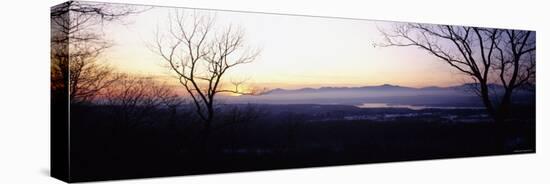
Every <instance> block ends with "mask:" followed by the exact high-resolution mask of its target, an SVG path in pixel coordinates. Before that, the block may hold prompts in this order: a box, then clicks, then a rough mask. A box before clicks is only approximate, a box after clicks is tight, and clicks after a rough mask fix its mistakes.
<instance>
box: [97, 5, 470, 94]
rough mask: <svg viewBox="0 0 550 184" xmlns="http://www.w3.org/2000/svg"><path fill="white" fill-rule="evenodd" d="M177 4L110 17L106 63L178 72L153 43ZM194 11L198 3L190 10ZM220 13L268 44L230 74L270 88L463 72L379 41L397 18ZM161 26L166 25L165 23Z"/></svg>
mask: <svg viewBox="0 0 550 184" xmlns="http://www.w3.org/2000/svg"><path fill="white" fill-rule="evenodd" d="M170 11H173V9H172V8H165V7H156V8H153V9H151V10H149V11H146V12H144V13H140V14H137V15H131V16H129V17H127V18H126V19H125V20H124V21H123V24H120V23H109V24H106V25H104V27H103V30H104V32H105V34H106V36H107V39H109V40H111V41H113V42H114V44H115V45H114V46H113V47H112V48H110V49H109V50H108V51H107V52H106V53H105V54H104V55H103V57H104V58H103V62H107V63H108V64H109V65H111V66H113V67H115V68H116V69H117V70H119V71H123V72H128V73H135V74H142V75H149V76H155V77H158V78H159V79H163V80H167V81H168V82H174V83H175V82H176V81H177V80H176V79H174V78H171V77H170V76H172V73H171V72H172V71H170V70H169V69H168V68H166V67H165V63H164V61H163V60H161V58H160V57H159V55H157V54H156V53H155V52H153V51H152V50H151V49H150V48H148V44H151V43H153V42H154V41H155V31H156V28H157V26H159V27H160V28H162V27H163V25H166V22H167V21H168V19H167V17H168V12H170ZM189 11H192V10H189ZM197 11H198V12H210V13H215V15H216V18H217V19H216V27H224V26H225V25H228V24H233V25H238V26H240V27H242V28H243V29H244V31H245V39H246V44H247V45H248V46H250V47H256V48H261V49H262V52H261V55H260V56H259V57H258V58H257V59H256V60H255V61H254V62H253V63H250V64H245V65H239V66H237V67H236V68H233V70H232V71H230V73H228V75H227V76H225V79H226V81H229V80H232V79H233V80H241V79H248V81H247V83H248V84H249V85H254V86H260V87H267V88H290V89H292V88H302V87H321V86H366V85H381V84H394V85H402V86H411V87H425V86H434V85H435V86H451V85H457V84H460V83H463V82H464V80H463V79H462V78H461V75H460V74H458V73H457V72H456V71H454V70H452V69H451V68H450V67H449V66H448V65H447V64H445V63H443V62H441V61H439V60H437V59H436V58H434V57H432V56H431V55H429V54H427V53H426V52H425V51H423V50H419V49H417V48H413V47H407V48H395V47H391V48H380V47H374V46H373V43H379V42H381V41H382V34H381V33H380V32H379V30H378V29H379V28H381V29H389V28H391V26H392V25H393V23H391V22H381V21H369V20H351V19H340V18H319V17H306V16H287V15H274V14H258V13H242V12H229V11H206V10H197ZM161 31H162V30H161Z"/></svg>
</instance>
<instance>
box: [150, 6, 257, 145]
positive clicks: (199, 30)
mask: <svg viewBox="0 0 550 184" xmlns="http://www.w3.org/2000/svg"><path fill="white" fill-rule="evenodd" d="M214 19H215V18H214V17H213V16H211V15H207V14H201V13H198V12H196V11H193V12H192V13H190V14H187V13H186V12H183V11H179V10H176V11H174V13H173V14H170V15H169V17H168V24H169V27H168V28H167V30H165V32H164V33H165V34H161V33H160V32H159V31H158V29H157V33H156V42H155V43H154V46H153V50H154V51H155V52H156V53H158V54H159V55H160V56H161V57H162V58H163V60H164V61H165V62H166V63H167V64H168V65H169V68H170V69H171V70H172V71H173V73H175V74H176V75H177V77H178V79H179V82H180V84H181V85H182V86H183V87H184V88H185V90H186V91H187V92H188V94H189V95H190V96H191V98H192V100H193V103H194V105H195V108H196V113H197V114H198V116H199V117H200V119H201V120H202V121H203V122H204V126H203V127H204V128H203V133H202V134H203V136H204V137H208V134H210V131H211V124H212V121H213V120H214V118H215V114H216V113H215V104H216V103H215V102H216V99H215V97H216V95H217V94H218V93H238V94H252V93H250V92H243V91H240V90H239V89H238V88H236V89H229V88H223V87H222V83H223V78H224V76H225V74H226V72H227V71H228V70H230V69H232V68H234V67H236V66H238V65H241V64H246V63H250V62H253V61H254V60H255V58H256V57H257V56H258V54H259V53H260V52H259V51H258V50H257V49H251V48H247V47H246V45H245V42H244V33H243V31H242V30H241V29H238V28H236V27H235V26H228V27H225V28H221V29H220V31H217V30H215V29H216V27H215V26H216V25H215V23H214ZM165 37H167V38H165ZM204 139H207V138H204Z"/></svg>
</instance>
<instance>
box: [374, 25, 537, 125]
mask: <svg viewBox="0 0 550 184" xmlns="http://www.w3.org/2000/svg"><path fill="white" fill-rule="evenodd" d="M381 32H382V33H383V34H384V37H385V42H384V43H382V44H376V45H380V46H384V47H387V46H398V47H418V48H420V49H422V50H425V51H427V52H428V53H430V54H431V55H433V56H435V57H437V58H438V59H440V60H442V61H444V62H446V63H447V64H449V65H450V66H451V67H453V68H454V69H456V70H458V71H460V72H461V73H462V74H464V75H466V76H468V77H469V78H471V80H472V81H473V82H474V87H475V88H474V89H475V92H476V94H477V95H478V96H480V97H481V100H482V101H483V104H484V105H485V107H486V109H487V112H488V113H489V114H490V115H491V117H492V118H493V119H494V120H495V121H496V122H503V121H504V120H505V119H506V118H507V116H508V115H509V113H510V107H511V105H512V95H513V93H514V92H516V91H517V90H518V89H520V88H531V89H533V88H534V85H535V50H536V45H535V33H534V32H532V31H523V30H507V29H493V28H478V27H467V26H449V25H426V24H398V25H397V26H396V27H395V28H394V30H392V31H389V32H386V31H383V30H381ZM492 83H496V84H499V85H502V86H503V88H504V92H503V94H502V95H500V97H498V98H497V99H495V98H493V96H494V95H492V94H495V92H494V91H492V89H491V85H490V84H492Z"/></svg>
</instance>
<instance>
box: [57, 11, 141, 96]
mask: <svg viewBox="0 0 550 184" xmlns="http://www.w3.org/2000/svg"><path fill="white" fill-rule="evenodd" d="M141 11H144V10H138V9H137V8H135V7H132V6H125V5H113V4H109V3H89V2H78V1H68V2H65V3H62V4H60V5H57V6H55V7H52V9H51V14H50V16H51V17H50V19H51V27H52V29H51V30H52V34H51V48H52V49H51V60H52V64H51V76H52V91H53V92H54V93H57V91H68V93H69V96H70V98H69V99H70V102H71V103H73V104H76V103H83V102H90V101H91V100H93V99H94V98H95V97H96V96H97V95H98V93H99V91H101V90H103V89H104V88H106V87H107V86H109V85H111V84H112V83H113V82H114V81H116V80H117V79H118V78H119V76H118V75H117V74H115V72H114V71H113V69H112V68H111V67H109V66H107V65H104V64H99V63H98V62H97V60H98V58H99V56H100V55H101V54H102V53H103V52H104V51H105V50H106V49H108V48H109V47H110V46H111V42H110V41H109V40H106V39H105V37H104V35H103V32H102V30H101V26H102V25H103V24H104V23H105V22H112V21H116V20H121V19H122V18H123V17H125V16H127V15H130V14H133V13H139V12H141Z"/></svg>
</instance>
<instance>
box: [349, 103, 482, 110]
mask: <svg viewBox="0 0 550 184" xmlns="http://www.w3.org/2000/svg"><path fill="white" fill-rule="evenodd" d="M357 107H359V108H407V109H412V110H423V109H483V108H484V107H456V106H425V105H403V104H388V103H363V104H361V105H357Z"/></svg>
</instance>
